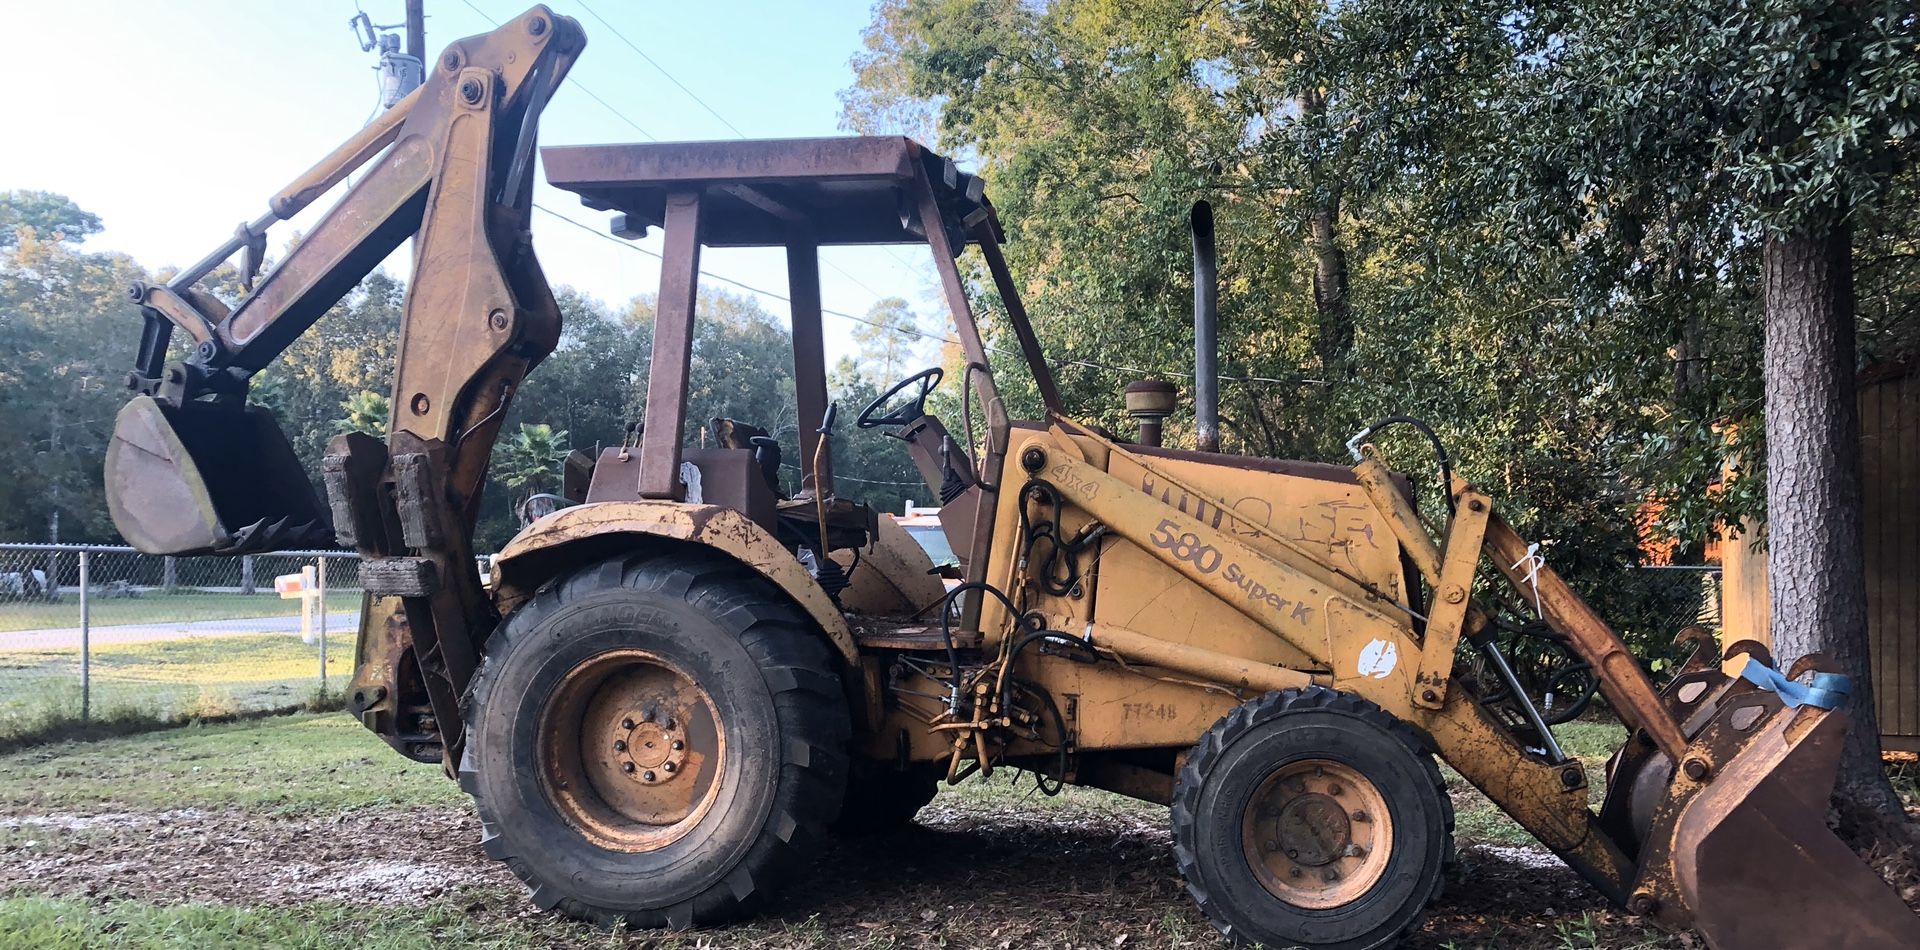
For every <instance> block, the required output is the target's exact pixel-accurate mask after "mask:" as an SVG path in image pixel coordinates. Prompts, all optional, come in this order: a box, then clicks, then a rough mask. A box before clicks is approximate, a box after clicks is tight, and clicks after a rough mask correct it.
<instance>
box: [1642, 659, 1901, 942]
mask: <svg viewBox="0 0 1920 950" xmlns="http://www.w3.org/2000/svg"><path fill="white" fill-rule="evenodd" d="M1748 656H1755V657H1756V658H1759V657H1763V656H1764V648H1758V645H1754V647H1753V648H1748V647H1740V646H1736V647H1735V648H1730V649H1729V658H1728V661H1727V662H1728V664H1729V665H1734V666H1737V665H1741V664H1744V663H1745V662H1746V658H1747V657H1748ZM1809 659H1810V660H1811V662H1808V660H1809ZM1823 665H1824V664H1823V661H1821V660H1820V659H1819V658H1817V657H1815V658H1803V661H1802V662H1800V663H1796V664H1795V666H1796V668H1812V669H1820V668H1822V667H1823ZM1666 699H1667V701H1668V702H1669V703H1670V704H1671V705H1672V708H1673V710H1674V715H1675V717H1676V718H1681V719H1683V721H1684V723H1685V725H1686V730H1687V735H1688V738H1689V745H1688V747H1687V749H1686V752H1685V754H1684V757H1683V758H1682V759H1681V760H1680V764H1679V766H1678V767H1677V768H1675V767H1672V766H1671V765H1670V764H1668V763H1666V762H1664V760H1660V759H1654V760H1653V761H1652V762H1650V763H1646V764H1645V765H1637V764H1636V763H1633V761H1632V760H1631V758H1628V757H1627V756H1624V755H1623V764H1622V766H1621V767H1620V768H1619V769H1617V771H1618V772H1619V773H1620V776H1621V777H1620V778H1616V780H1615V781H1616V783H1619V782H1621V781H1626V780H1629V779H1631V777H1632V776H1633V775H1634V770H1635V768H1651V769H1653V773H1652V774H1653V775H1654V776H1655V777H1656V778H1657V777H1658V776H1660V775H1667V776H1668V778H1667V781H1666V784H1665V786H1664V787H1663V788H1660V789H1659V791H1658V792H1643V793H1642V794H1643V795H1644V797H1645V800H1644V801H1641V802H1635V803H1632V804H1633V806H1634V807H1633V808H1632V809H1631V811H1630V812H1629V813H1628V814H1627V815H1626V816H1625V819H1626V820H1628V821H1631V822H1632V823H1633V829H1634V831H1635V832H1637V833H1640V834H1641V835H1642V838H1643V840H1642V841H1641V842H1640V846H1641V854H1640V873H1639V876H1638V877H1637V879H1636V880H1635V881H1634V884H1633V894H1632V897H1631V898H1630V899H1629V902H1628V908H1629V909H1630V910H1633V911H1634V912H1636V913H1640V914H1643V915H1646V916H1649V917H1651V918H1653V919H1654V920H1655V921H1656V922H1657V923H1659V924H1661V925H1662V926H1665V927H1670V928H1682V927H1694V928H1697V929H1698V930H1700V931H1701V933H1702V934H1704V935H1705V936H1706V937H1707V942H1708V943H1709V945H1711V946H1713V947H1715V948H1716V950H1734V948H1738V950H1749V948H1751V950H1817V948H1826V947H1847V948H1858V950H1893V948H1896V947H1913V946H1920V917H1915V916H1914V914H1913V912H1912V911H1911V910H1909V909H1908V908H1907V906H1906V904H1905V903H1904V902H1903V901H1901V900H1900V898H1899V897H1898V896H1897V895H1896V894H1895V893H1894V892H1893V890H1892V889H1891V888H1889V887H1888V886H1887V885H1886V883H1885V882H1884V881H1882V880H1881V879H1880V877H1879V875H1877V874H1875V873H1874V872H1873V871H1872V869H1870V868H1869V867H1868V866H1867V865H1866V864H1865V863H1864V862H1862V861H1861V860H1860V859H1859V858H1858V857H1856V856H1855V855H1854V854H1853V852H1852V851H1851V850H1850V849H1849V848H1848V847H1847V846H1846V845H1844V844H1842V843H1841V842H1840V840H1839V839H1838V838H1836V837H1834V835H1833V833H1832V832H1831V831H1830V830H1829V829H1828V828H1827V825H1826V821H1825V816H1826V812H1827V807H1828V796H1829V794H1831V792H1832V789H1833V781H1834V775H1835V772H1836V770H1837V768H1838V764H1839V757H1840V752H1841V747H1842V743H1843V741H1844V739H1843V737H1844V735H1845V732H1846V724H1847V717H1846V715H1845V713H1843V712H1840V711H1838V710H1824V709H1820V708H1817V707H1813V706H1802V707H1800V708H1798V709H1793V708H1788V707H1787V706H1785V705H1784V704H1783V703H1782V702H1781V700H1780V698H1779V696H1777V695H1776V694H1774V693H1772V692H1769V691H1765V690H1761V689H1760V688H1758V687H1757V686H1754V685H1753V684H1751V683H1749V682H1747V681H1745V680H1743V679H1739V678H1735V677H1731V676H1728V675H1726V674H1725V673H1724V672H1723V671H1722V670H1696V671H1694V672H1693V673H1689V674H1686V675H1685V676H1683V677H1680V678H1678V679H1677V680H1676V682H1675V684H1674V685H1673V686H1672V687H1670V688H1669V690H1668V692H1667V694H1666ZM1632 748H1633V747H1632V746H1631V745H1629V747H1628V752H1629V753H1631V751H1632ZM1662 766H1665V768H1661V767H1662ZM1667 769H1671V771H1670V772H1668V771H1667ZM1641 784H1650V783H1641ZM1636 790H1637V789H1635V788H1631V787H1628V788H1619V789H1616V790H1615V795H1618V796H1625V795H1628V794H1630V793H1632V792H1633V791H1636ZM1608 804H1609V806H1610V807H1609V809H1608V810H1609V811H1612V812H1614V813H1615V814H1614V817H1613V818H1612V821H1611V822H1610V824H1614V825H1617V824H1618V823H1619V822H1620V821H1621V820H1622V816H1620V815H1619V814H1618V813H1619V811H1620V809H1619V806H1616V805H1615V804H1614V802H1613V801H1611V800H1610V801H1609V803H1608ZM1642 822H1644V823H1645V825H1646V827H1645V828H1644V829H1642V828H1641V827H1640V824H1641V823H1642ZM1787 881H1790V882H1792V883H1791V886H1782V882H1787ZM1841 908H1844V914H1845V917H1844V919H1845V925H1844V926H1842V927H1820V926H1809V924H1808V922H1809V921H1813V920H1819V919H1822V918H1823V917H1824V916H1830V915H1832V914H1833V913H1834V912H1835V911H1836V910H1837V909H1841Z"/></svg>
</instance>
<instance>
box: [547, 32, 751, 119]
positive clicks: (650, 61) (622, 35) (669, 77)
mask: <svg viewBox="0 0 1920 950" xmlns="http://www.w3.org/2000/svg"><path fill="white" fill-rule="evenodd" d="M575 2H577V3H579V4H580V9H582V10H585V11H587V13H588V15H590V16H592V17H593V18H594V19H596V20H599V21H600V25H601V26H604V27H606V28H607V29H608V31H610V32H612V33H613V35H614V36H615V37H618V38H619V40H620V42H622V43H625V44H627V48H628V49H630V50H633V51H634V53H635V54H637V55H638V56H639V57H640V58H641V59H644V60H646V61H647V65H649V66H652V67H653V68H654V69H657V70H659V71H660V75H662V76H665V77H667V81H668V82H670V83H673V84H674V85H675V86H678V87H680V91H681V92H684V93H686V94H687V98H689V99H692V100H693V101H695V102H697V103H699V104H700V108H702V109H705V110H707V114H708V115H711V116H713V117H714V118H716V119H719V120H720V124H721V125H724V126H726V127H727V128H729V129H732V130H733V134H735V135H738V136H740V137H741V138H746V137H747V133H745V132H742V131H740V127H739V126H737V125H734V124H733V123H731V122H728V121H727V117H726V116H723V115H721V114H720V113H719V112H718V111H716V110H715V109H714V108H713V107H712V106H710V105H707V100H705V99H702V98H700V97H699V96H697V95H694V92H693V90H691V89H688V88H687V84H686V83H683V82H681V81H680V80H679V79H676V78H675V77H674V75H673V74H672V73H670V72H667V68H666V67H665V66H662V65H660V64H659V63H656V62H654V61H653V57H651V56H648V55H647V54H646V53H645V52H644V51H642V50H641V49H640V47H639V46H636V45H634V42H633V41H632V40H630V39H627V35H626V34H625V33H622V32H620V30H619V28H617V27H615V26H614V25H613V24H611V23H608V22H607V18H606V17H603V16H601V15H600V14H598V13H595V12H594V10H593V8H592V7H590V6H587V4H586V2H585V0H575Z"/></svg>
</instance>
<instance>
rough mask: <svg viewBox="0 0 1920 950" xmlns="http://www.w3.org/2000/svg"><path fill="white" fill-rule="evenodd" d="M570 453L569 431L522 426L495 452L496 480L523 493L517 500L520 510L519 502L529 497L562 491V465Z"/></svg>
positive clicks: (539, 423) (494, 468)
mask: <svg viewBox="0 0 1920 950" xmlns="http://www.w3.org/2000/svg"><path fill="white" fill-rule="evenodd" d="M570 451H572V450H571V449H570V448H569V447H568V445H567V432H566V430H565V429H559V430H556V429H554V428H553V427H552V426H550V425H547V424H546V423H544V422H534V423H527V422H522V423H520V427H519V429H518V430H516V431H515V432H514V433H513V435H510V436H508V437H507V438H506V439H504V440H502V441H501V442H500V444H499V446H498V447H496V448H495V449H494V452H493V473H494V477H495V478H497V479H499V481H500V483H501V484H502V485H505V486H506V487H507V488H509V489H511V490H513V491H515V492H518V493H519V496H518V497H517V498H516V499H515V501H516V507H517V506H518V504H517V503H518V502H520V501H525V500H526V499H527V498H528V497H529V496H532V495H537V494H539V493H541V492H549V491H552V490H553V489H554V488H556V487H558V485H559V484H560V463H561V462H563V461H565V460H566V457H567V453H568V452H570Z"/></svg>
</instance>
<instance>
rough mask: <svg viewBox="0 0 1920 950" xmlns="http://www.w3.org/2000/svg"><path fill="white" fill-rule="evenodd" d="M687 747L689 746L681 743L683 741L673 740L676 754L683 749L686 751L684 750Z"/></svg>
mask: <svg viewBox="0 0 1920 950" xmlns="http://www.w3.org/2000/svg"><path fill="white" fill-rule="evenodd" d="M686 747H687V744H686V743H684V742H681V741H680V740H678V739H675V740H673V751H675V752H678V751H680V750H681V749H684V748H686Z"/></svg>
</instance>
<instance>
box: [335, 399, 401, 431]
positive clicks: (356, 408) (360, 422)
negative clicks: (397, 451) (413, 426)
mask: <svg viewBox="0 0 1920 950" xmlns="http://www.w3.org/2000/svg"><path fill="white" fill-rule="evenodd" d="M340 408H341V409H343V410H345V411H346V415H345V416H342V417H341V418H339V419H336V420H334V423H333V431H334V432H336V433H340V432H364V433H366V434H367V435H371V436H374V437H376V438H382V439H384V438H386V436H387V425H388V423H389V421H391V419H392V406H391V405H390V404H389V402H388V399H387V397H386V394H384V393H376V392H369V391H367V390H364V389H363V390H361V391H359V392H357V393H354V394H353V395H352V396H349V397H347V400H346V401H345V402H343V403H341V404H340Z"/></svg>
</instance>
